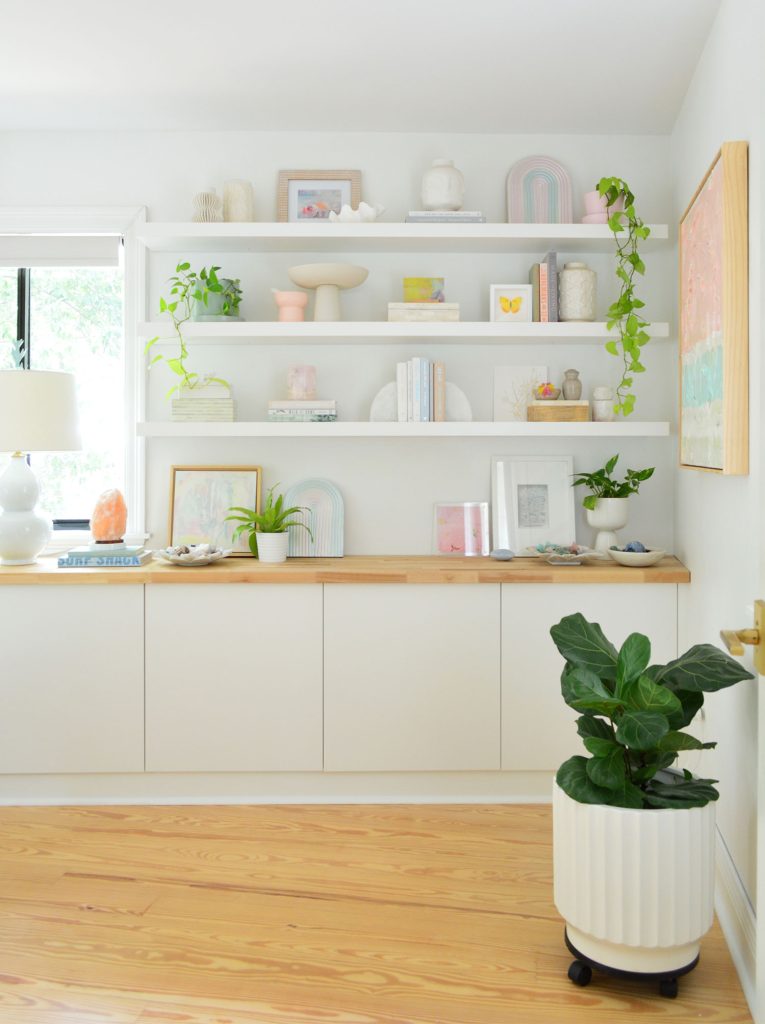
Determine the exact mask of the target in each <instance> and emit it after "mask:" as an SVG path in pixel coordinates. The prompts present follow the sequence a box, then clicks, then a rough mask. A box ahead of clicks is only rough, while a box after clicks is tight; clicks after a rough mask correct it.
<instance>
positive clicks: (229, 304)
mask: <svg viewBox="0 0 765 1024" xmlns="http://www.w3.org/2000/svg"><path fill="white" fill-rule="evenodd" d="M219 270H220V267H210V269H209V270H208V269H207V268H206V267H202V269H201V270H200V271H199V278H198V288H197V290H196V292H195V293H194V300H195V301H194V306H193V310H192V317H193V319H194V320H208V321H210V320H212V321H219V320H241V319H242V318H241V317H240V316H239V304H240V302H241V300H242V289H241V288H240V287H239V278H236V279H234V278H230V277H218V271H219Z"/></svg>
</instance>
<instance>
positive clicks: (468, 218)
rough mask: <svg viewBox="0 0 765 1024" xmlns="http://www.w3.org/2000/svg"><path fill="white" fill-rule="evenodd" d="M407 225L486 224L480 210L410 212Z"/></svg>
mask: <svg viewBox="0 0 765 1024" xmlns="http://www.w3.org/2000/svg"><path fill="white" fill-rule="evenodd" d="M406 223H407V224H485V223H486V218H485V217H484V215H483V214H482V213H481V211H480V210H410V211H409V213H408V214H407V216H406Z"/></svg>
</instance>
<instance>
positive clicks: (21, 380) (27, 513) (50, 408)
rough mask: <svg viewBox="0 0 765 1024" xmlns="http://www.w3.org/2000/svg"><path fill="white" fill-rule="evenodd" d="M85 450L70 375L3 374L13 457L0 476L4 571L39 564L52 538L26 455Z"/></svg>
mask: <svg viewBox="0 0 765 1024" xmlns="http://www.w3.org/2000/svg"><path fill="white" fill-rule="evenodd" d="M81 447H82V446H81V444H80V433H79V429H78V425H77V399H76V394H75V387H74V377H73V376H72V374H71V373H54V372H49V371H47V370H2V371H0V452H11V453H12V455H11V461H10V463H9V465H8V467H7V469H6V470H5V472H4V473H3V475H2V476H0V506H2V513H0V565H28V564H29V563H31V562H35V561H36V560H37V556H38V555H39V554H40V552H41V551H42V549H43V548H44V547H45V545H46V544H47V543H48V538H49V537H50V534H51V524H50V521H49V520H47V519H43V518H42V516H38V515H37V514H36V512H35V505H36V504H37V499H38V497H39V494H40V488H39V486H38V483H37V478H36V477H35V475H34V473H33V472H32V469H31V467H30V466H29V465H28V463H27V460H26V453H27V452H68V451H76V450H78V449H79V448H81Z"/></svg>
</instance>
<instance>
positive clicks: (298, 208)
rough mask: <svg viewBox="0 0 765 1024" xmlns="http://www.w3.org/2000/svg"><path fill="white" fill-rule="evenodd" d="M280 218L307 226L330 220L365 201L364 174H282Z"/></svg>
mask: <svg viewBox="0 0 765 1024" xmlns="http://www.w3.org/2000/svg"><path fill="white" fill-rule="evenodd" d="M276 199H277V201H276V217H277V220H280V221H290V222H295V223H304V222H305V221H318V220H327V219H328V217H329V215H330V213H332V212H333V211H334V212H335V213H340V208H341V207H342V206H343V205H345V204H347V205H348V206H353V207H354V208H355V207H357V206H358V205H359V202H360V200H361V171H279V188H278V191H277V197H276Z"/></svg>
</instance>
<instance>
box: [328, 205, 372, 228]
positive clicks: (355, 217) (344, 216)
mask: <svg viewBox="0 0 765 1024" xmlns="http://www.w3.org/2000/svg"><path fill="white" fill-rule="evenodd" d="M383 213H385V207H384V206H380V204H379V203H374V204H373V205H371V206H370V204H369V203H359V206H358V209H357V210H354V209H352V208H351V207H350V206H348V204H347V203H345V204H344V205H343V206H342V207H341V209H340V213H335V211H334V210H330V214H329V220H331V221H332V223H333V224H336V223H339V224H359V223H361V224H370V223H371V222H372V221H375V220H377V218H378V217H379V216H380V215H381V214H383Z"/></svg>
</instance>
